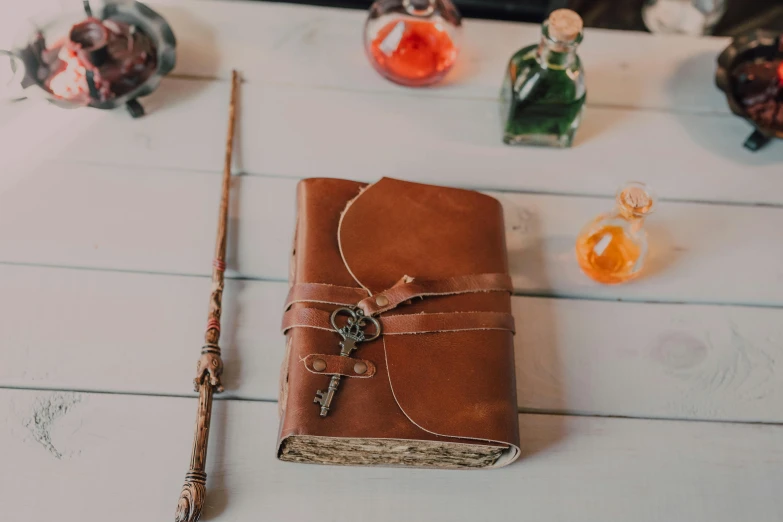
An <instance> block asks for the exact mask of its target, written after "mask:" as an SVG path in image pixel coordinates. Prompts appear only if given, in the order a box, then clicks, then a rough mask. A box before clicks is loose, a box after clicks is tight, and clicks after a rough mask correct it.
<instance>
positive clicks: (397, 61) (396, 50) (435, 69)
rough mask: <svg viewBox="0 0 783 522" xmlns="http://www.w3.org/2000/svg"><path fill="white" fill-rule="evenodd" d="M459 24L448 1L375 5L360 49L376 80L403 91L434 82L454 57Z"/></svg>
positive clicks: (388, 0) (397, 0)
mask: <svg viewBox="0 0 783 522" xmlns="http://www.w3.org/2000/svg"><path fill="white" fill-rule="evenodd" d="M461 29H462V18H461V16H460V14H459V12H458V11H457V8H456V7H455V6H454V4H453V3H451V0H377V1H376V2H375V3H374V4H372V6H371V7H370V13H369V16H368V17H367V22H366V23H365V26H364V48H365V50H366V52H367V57H368V58H369V60H370V63H371V64H372V66H373V67H374V68H375V70H376V71H378V72H379V73H380V74H381V75H383V76H384V77H386V78H388V79H389V80H391V81H393V82H395V83H399V84H401V85H405V86H408V87H421V86H425V85H432V84H434V83H437V82H439V81H440V80H442V79H443V77H445V76H446V74H448V72H449V71H450V70H451V68H452V67H453V66H454V63H455V62H456V60H457V55H458V54H459V39H460V33H461Z"/></svg>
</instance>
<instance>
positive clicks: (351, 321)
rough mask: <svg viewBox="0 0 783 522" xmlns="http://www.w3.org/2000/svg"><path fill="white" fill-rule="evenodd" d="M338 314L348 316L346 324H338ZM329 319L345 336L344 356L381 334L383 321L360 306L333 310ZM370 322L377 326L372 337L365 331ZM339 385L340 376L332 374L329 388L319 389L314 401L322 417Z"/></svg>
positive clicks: (325, 413) (327, 412)
mask: <svg viewBox="0 0 783 522" xmlns="http://www.w3.org/2000/svg"><path fill="white" fill-rule="evenodd" d="M338 315H346V316H348V319H347V321H346V324H345V326H342V327H340V326H337V316H338ZM329 320H330V322H331V323H332V328H334V331H335V332H337V333H338V334H340V336H341V337H342V338H343V340H342V341H341V342H340V355H341V356H342V357H350V356H351V352H353V351H354V350H356V349H357V348H358V346H357V345H358V344H359V343H363V342H369V341H374V340H375V339H377V338H378V336H380V335H381V323H380V322H379V321H378V320H377V319H376V318H374V317H368V316H366V315H364V312H362V311H361V310H360V309H359V308H338V309H337V310H335V311H334V312H332V316H331V317H330V319H329ZM368 323H370V324H372V325H373V326H374V327H375V332H373V334H372V335H371V336H370V337H367V336H366V335H365V333H364V327H366V326H367V324H368ZM339 386H340V376H339V375H332V379H331V380H330V381H329V388H328V389H327V390H326V391H325V392H324V391H321V390H318V391H317V392H316V393H315V399H314V400H313V403H315V404H320V405H321V417H326V416H327V415H328V414H329V408H330V407H331V405H332V399H334V394H335V392H336V391H337V388H338V387H339Z"/></svg>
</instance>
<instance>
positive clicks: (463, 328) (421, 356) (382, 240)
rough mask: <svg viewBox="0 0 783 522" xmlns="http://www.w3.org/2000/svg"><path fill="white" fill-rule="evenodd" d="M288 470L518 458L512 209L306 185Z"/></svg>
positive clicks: (393, 188) (450, 196) (298, 242)
mask: <svg viewBox="0 0 783 522" xmlns="http://www.w3.org/2000/svg"><path fill="white" fill-rule="evenodd" d="M297 198H298V201H297V205H298V213H297V225H296V233H295V238H294V246H293V250H292V258H291V273H290V283H291V286H290V291H289V294H288V299H287V302H286V303H285V311H284V315H283V326H282V329H283V332H284V333H285V335H286V355H285V358H284V361H283V367H282V374H281V390H280V403H279V404H280V414H281V421H280V432H279V439H278V447H277V455H278V458H280V459H281V460H285V461H293V462H312V463H322V464H353V465H384V466H414V467H430V468H489V467H499V466H504V465H506V464H509V463H511V462H512V461H514V460H515V459H516V458H517V457H518V456H519V428H518V420H517V400H516V385H515V376H514V351H513V340H512V337H513V334H514V319H513V317H512V315H511V299H510V293H511V290H512V287H511V280H510V278H509V275H508V261H507V253H506V245H505V231H504V226H503V212H502V208H501V205H500V203H499V202H498V201H497V200H495V199H493V198H491V197H489V196H486V195H483V194H480V193H478V192H474V191H469V190H461V189H454V188H445V187H436V186H430V185H422V184H418V183H411V182H406V181H399V180H395V179H390V178H383V179H381V180H380V181H378V182H377V183H374V184H371V185H366V184H363V183H357V182H353V181H347V180H338V179H326V178H314V179H306V180H303V181H301V182H300V183H299V186H298V189H297Z"/></svg>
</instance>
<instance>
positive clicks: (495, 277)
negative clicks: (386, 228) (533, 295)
mask: <svg viewBox="0 0 783 522" xmlns="http://www.w3.org/2000/svg"><path fill="white" fill-rule="evenodd" d="M512 290H513V287H512V286H511V278H510V277H509V276H508V275H506V274H476V275H466V276H458V277H449V278H446V279H436V280H426V279H422V280H419V279H416V278H413V277H409V276H404V277H403V278H402V279H400V280H399V281H398V282H397V284H395V285H394V286H393V287H391V288H389V289H388V290H384V291H383V292H381V293H380V294H377V295H374V296H371V297H367V298H365V299H363V300H361V301H359V305H358V306H359V308H361V309H362V311H363V312H364V314H365V315H375V314H380V313H383V312H387V311H389V310H392V309H394V308H396V307H397V306H398V305H400V304H401V303H404V302H405V301H408V300H409V299H413V298H416V297H428V296H442V295H456V294H470V293H476V292H511V291H512Z"/></svg>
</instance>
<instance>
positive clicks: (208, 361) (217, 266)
mask: <svg viewBox="0 0 783 522" xmlns="http://www.w3.org/2000/svg"><path fill="white" fill-rule="evenodd" d="M238 90H239V74H237V72H236V71H232V73H231V102H230V104H229V107H228V138H227V139H226V158H225V164H224V165H223V188H222V192H221V196H220V212H219V213H218V229H217V244H216V245H215V260H214V262H213V264H212V295H211V296H210V298H209V318H208V320H207V331H206V333H205V334H204V342H205V344H204V347H203V348H202V349H201V359H199V361H198V368H197V370H196V378H195V379H194V380H193V382H194V384H195V389H196V391H197V392H198V417H197V419H196V434H195V436H194V438H193V450H192V453H191V455H190V469H189V470H188V473H187V475H185V485H184V486H182V493H181V494H180V496H179V503H178V504H177V514H176V521H177V522H196V521H197V520H198V519H199V517H200V516H201V509H202V508H203V507H204V499H205V497H206V494H207V488H206V485H207V473H206V471H204V469H205V467H206V463H207V442H208V440H209V421H210V417H211V416H212V395H213V394H215V393H220V392H222V391H223V385H222V384H221V383H220V375H221V374H222V373H223V360H222V359H221V358H220V346H218V341H219V340H220V312H221V306H222V305H221V302H222V298H223V272H224V271H225V269H226V234H227V228H228V227H227V225H228V193H229V188H230V185H231V154H232V151H233V143H234V123H235V121H236V99H237V91H238Z"/></svg>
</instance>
